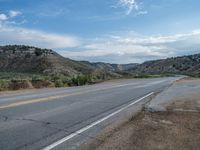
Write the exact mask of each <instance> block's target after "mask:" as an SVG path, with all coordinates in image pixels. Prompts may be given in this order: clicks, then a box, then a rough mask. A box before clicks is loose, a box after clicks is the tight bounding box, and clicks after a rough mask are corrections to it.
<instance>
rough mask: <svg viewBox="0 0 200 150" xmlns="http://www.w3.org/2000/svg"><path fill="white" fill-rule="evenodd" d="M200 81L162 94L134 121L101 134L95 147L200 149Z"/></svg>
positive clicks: (108, 149) (184, 82)
mask: <svg viewBox="0 0 200 150" xmlns="http://www.w3.org/2000/svg"><path fill="white" fill-rule="evenodd" d="M199 85H200V80H193V79H184V80H180V81H177V82H176V83H175V84H174V85H173V86H172V87H170V88H169V89H167V90H166V91H164V92H162V93H161V94H159V95H158V96H157V97H156V98H155V99H153V100H152V101H151V102H150V104H148V105H147V107H146V110H144V111H142V112H140V113H138V114H137V115H136V116H134V117H133V118H131V119H130V121H128V122H126V123H124V124H122V125H121V126H119V127H117V128H115V129H113V130H112V131H110V132H109V133H106V134H103V135H99V137H98V138H99V140H100V141H101V142H99V141H96V140H95V141H92V142H91V144H89V146H88V147H87V149H91V150H111V149H113V150H121V149H123V150H130V149H132V150H143V149H150V150H155V149H159V150H162V149H163V150H164V149H172V150H188V149H194V150H198V149H199V147H200V143H199V141H200V134H199V131H200V128H199V127H200V100H199V97H200V94H199V93H200V86H199Z"/></svg>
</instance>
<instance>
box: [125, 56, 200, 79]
mask: <svg viewBox="0 0 200 150" xmlns="http://www.w3.org/2000/svg"><path fill="white" fill-rule="evenodd" d="M129 71H132V72H135V73H149V74H162V73H175V74H187V75H199V74H200V54H195V55H189V56H182V57H174V58H167V59H162V60H155V61H147V62H144V63H143V64H140V65H138V66H137V67H136V68H135V69H131V70H129Z"/></svg>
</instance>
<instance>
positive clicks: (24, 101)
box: [0, 83, 135, 109]
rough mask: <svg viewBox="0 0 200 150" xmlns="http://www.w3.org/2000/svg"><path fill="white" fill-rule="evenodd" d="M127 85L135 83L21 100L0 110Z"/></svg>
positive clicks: (0, 107) (1, 107) (3, 106)
mask: <svg viewBox="0 0 200 150" xmlns="http://www.w3.org/2000/svg"><path fill="white" fill-rule="evenodd" d="M127 85H135V83H134V84H133V83H132V84H130V83H129V84H121V85H115V86H111V87H107V88H101V89H96V90H90V91H83V92H76V93H71V94H65V95H57V96H49V97H44V98H37V99H30V100H23V101H18V102H15V103H11V104H6V105H2V106H0V109H6V108H12V107H17V106H22V105H27V104H33V103H40V102H46V101H51V100H58V99H61V98H64V97H68V96H75V95H80V94H84V93H88V92H94V91H100V90H106V89H111V88H116V87H123V86H127Z"/></svg>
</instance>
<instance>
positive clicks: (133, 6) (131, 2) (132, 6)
mask: <svg viewBox="0 0 200 150" xmlns="http://www.w3.org/2000/svg"><path fill="white" fill-rule="evenodd" d="M119 4H120V6H121V7H123V8H126V9H127V10H126V15H129V14H130V13H131V12H132V11H133V10H138V9H139V6H138V4H137V2H136V0H119Z"/></svg>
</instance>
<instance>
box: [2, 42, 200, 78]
mask: <svg viewBox="0 0 200 150" xmlns="http://www.w3.org/2000/svg"><path fill="white" fill-rule="evenodd" d="M0 72H19V73H38V74H47V75H60V74H62V75H65V76H70V77H71V76H74V75H89V74H92V75H96V76H108V77H122V76H124V75H128V76H134V75H136V74H162V73H175V74H200V54H196V55H189V56H182V57H174V58H167V59H162V60H154V61H147V62H144V63H142V64H135V63H132V64H109V63H102V62H97V63H91V62H88V61H75V60H72V59H69V58H65V57H63V56H61V55H59V54H58V53H56V52H55V51H53V50H50V49H41V48H37V47H31V46H24V45H7V46H0Z"/></svg>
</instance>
